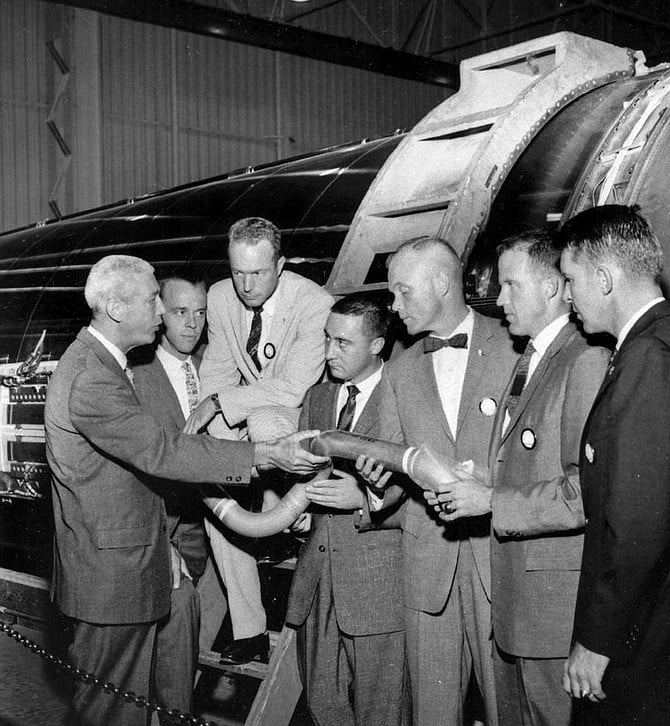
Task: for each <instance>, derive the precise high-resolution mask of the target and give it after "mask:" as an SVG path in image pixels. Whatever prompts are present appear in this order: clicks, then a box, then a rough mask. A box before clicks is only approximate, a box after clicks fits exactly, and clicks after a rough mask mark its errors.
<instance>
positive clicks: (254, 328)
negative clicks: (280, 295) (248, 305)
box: [247, 305, 263, 371]
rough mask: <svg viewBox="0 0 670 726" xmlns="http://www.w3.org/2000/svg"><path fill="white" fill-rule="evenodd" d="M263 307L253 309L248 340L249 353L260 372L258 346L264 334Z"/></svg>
mask: <svg viewBox="0 0 670 726" xmlns="http://www.w3.org/2000/svg"><path fill="white" fill-rule="evenodd" d="M262 312H263V306H262V305H261V306H259V307H257V308H253V313H254V316H253V318H252V319H251V328H250V330H249V339H248V340H247V353H248V354H249V355H250V356H251V360H253V362H254V365H255V366H256V368H257V369H258V370H259V371H260V369H261V362H260V360H259V359H258V344H259V343H260V342H261V333H262V332H263V319H262V318H261V313H262Z"/></svg>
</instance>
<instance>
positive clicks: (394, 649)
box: [297, 565, 411, 726]
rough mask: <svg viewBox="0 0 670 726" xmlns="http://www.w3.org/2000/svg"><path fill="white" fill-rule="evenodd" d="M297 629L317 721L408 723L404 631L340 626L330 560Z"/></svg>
mask: <svg viewBox="0 0 670 726" xmlns="http://www.w3.org/2000/svg"><path fill="white" fill-rule="evenodd" d="M361 607H365V603H363V602H362V603H361ZM297 635H298V637H297V650H298V666H299V669H300V677H301V680H302V684H303V687H304V689H305V700H306V702H307V707H308V708H309V711H310V714H311V716H312V718H313V720H314V723H315V724H317V726H407V724H409V723H410V722H411V718H410V711H411V699H410V694H409V677H408V674H407V668H406V664H405V647H404V633H403V632H402V631H398V632H393V633H380V634H376V635H363V636H351V635H347V634H346V633H344V632H342V631H341V630H340V628H339V626H338V624H337V614H336V608H335V603H334V601H333V595H332V582H331V579H330V567H329V566H328V565H326V567H324V572H323V574H322V576H321V580H320V582H319V585H318V586H317V591H316V594H315V595H314V602H313V604H312V609H311V611H310V613H309V615H308V616H307V620H306V621H305V622H304V623H303V625H301V626H300V627H299V628H298V631H297Z"/></svg>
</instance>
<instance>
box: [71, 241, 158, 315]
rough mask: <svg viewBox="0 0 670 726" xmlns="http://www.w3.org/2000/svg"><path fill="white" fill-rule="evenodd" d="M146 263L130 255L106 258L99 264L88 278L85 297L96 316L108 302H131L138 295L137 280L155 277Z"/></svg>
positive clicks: (96, 264) (152, 270) (151, 268)
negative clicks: (115, 300)
mask: <svg viewBox="0 0 670 726" xmlns="http://www.w3.org/2000/svg"><path fill="white" fill-rule="evenodd" d="M153 273H154V268H153V267H152V266H151V265H150V264H149V263H148V262H146V261H145V260H141V259H140V258H139V257H131V256H130V255H107V256H106V257H103V258H102V259H101V260H98V262H96V263H95V264H94V265H93V267H91V271H90V272H89V273H88V277H87V278H86V286H85V288H84V297H85V298H86V302H87V304H88V307H89V308H90V309H91V312H92V313H93V315H94V316H95V315H97V314H99V313H101V312H102V311H103V310H104V308H105V304H106V303H107V301H108V300H112V299H117V300H122V301H123V302H130V301H131V300H132V299H133V298H134V297H135V296H136V295H137V287H136V283H137V278H138V277H139V276H142V275H153Z"/></svg>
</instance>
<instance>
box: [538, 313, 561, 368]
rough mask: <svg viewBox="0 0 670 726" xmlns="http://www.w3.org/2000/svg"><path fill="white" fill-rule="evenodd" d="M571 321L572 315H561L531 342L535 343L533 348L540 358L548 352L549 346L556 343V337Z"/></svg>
mask: <svg viewBox="0 0 670 726" xmlns="http://www.w3.org/2000/svg"><path fill="white" fill-rule="evenodd" d="M569 320H570V313H565V314H564V315H560V316H559V317H557V318H556V319H555V320H552V321H551V322H550V323H549V325H547V326H546V327H545V328H542V330H541V331H540V332H539V333H538V334H537V335H536V336H535V337H534V338H532V339H531V340H532V341H533V347H534V348H535V350H536V351H537V353H538V354H539V356H540V358H541V357H542V356H543V355H544V354H545V353H546V352H547V349H548V348H549V346H550V345H551V344H552V343H553V342H554V340H555V339H556V336H557V335H558V334H559V333H560V332H561V330H563V328H564V327H565V326H566V325H567V324H568V322H569Z"/></svg>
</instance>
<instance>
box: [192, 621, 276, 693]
mask: <svg viewBox="0 0 670 726" xmlns="http://www.w3.org/2000/svg"><path fill="white" fill-rule="evenodd" d="M269 635H270V657H272V652H273V651H274V649H275V647H276V645H277V641H278V640H279V633H275V632H273V631H270V633H269ZM198 665H200V666H205V667H207V668H216V669H217V670H219V671H225V672H226V673H239V674H240V675H243V676H250V677H251V678H257V679H258V680H261V681H262V680H263V679H264V678H265V677H266V675H267V672H268V664H267V663H262V662H261V661H258V660H252V661H250V662H249V663H241V664H239V665H234V664H233V663H221V653H217V652H215V651H213V650H201V651H200V653H199V655H198Z"/></svg>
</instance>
